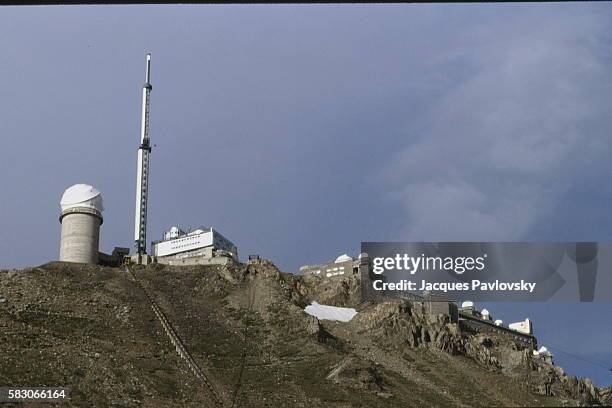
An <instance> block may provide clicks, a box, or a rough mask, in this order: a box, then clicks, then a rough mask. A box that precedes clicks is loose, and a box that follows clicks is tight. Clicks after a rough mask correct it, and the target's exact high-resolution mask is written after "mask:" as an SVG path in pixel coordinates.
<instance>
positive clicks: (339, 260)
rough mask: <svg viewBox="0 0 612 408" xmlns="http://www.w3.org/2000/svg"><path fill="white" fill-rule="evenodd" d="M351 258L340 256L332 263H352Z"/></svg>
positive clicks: (345, 255) (344, 255)
mask: <svg viewBox="0 0 612 408" xmlns="http://www.w3.org/2000/svg"><path fill="white" fill-rule="evenodd" d="M352 260H353V258H352V257H350V256H348V255H347V254H342V255H340V256H339V257H337V258H336V260H335V261H334V263H340V262H349V261H352Z"/></svg>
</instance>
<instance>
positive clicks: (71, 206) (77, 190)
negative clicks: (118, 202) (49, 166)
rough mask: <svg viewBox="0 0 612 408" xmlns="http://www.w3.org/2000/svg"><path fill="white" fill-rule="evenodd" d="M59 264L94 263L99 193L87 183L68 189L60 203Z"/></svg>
mask: <svg viewBox="0 0 612 408" xmlns="http://www.w3.org/2000/svg"><path fill="white" fill-rule="evenodd" d="M60 206H61V209H62V212H61V215H60V217H59V221H60V223H61V224H62V233H61V239H60V256H59V260H60V261H65V262H80V263H88V264H97V263H98V246H99V242H100V225H102V221H103V219H102V211H104V207H103V206H102V194H101V193H100V192H99V191H98V190H96V189H95V188H94V187H92V186H90V185H88V184H75V185H74V186H72V187H69V188H68V189H67V190H66V191H64V194H63V195H62V199H61V201H60Z"/></svg>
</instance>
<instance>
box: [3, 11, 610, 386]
mask: <svg viewBox="0 0 612 408" xmlns="http://www.w3.org/2000/svg"><path fill="white" fill-rule="evenodd" d="M610 22H612V5H611V4H590V3H588V4H572V3H563V4H522V5H516V4H478V5H476V4H470V5H468V4H464V5H446V4H444V5H333V6H332V5H321V6H318V5H317V6H314V5H301V6H298V5H278V6H272V5H269V6H263V5H259V6H255V5H250V6H247V5H245V6H212V5H211V6H206V5H201V6H114V7H109V6H83V7H68V6H50V7H42V6H39V7H2V8H0V50H2V52H1V53H0V137H1V140H2V142H3V143H2V145H1V147H0V182H1V185H2V190H1V200H0V226H1V227H2V230H3V234H4V235H3V237H2V238H0V266H1V267H5V268H6V267H22V266H27V265H38V264H42V263H44V262H47V261H49V260H54V259H57V257H58V251H59V233H60V224H59V222H58V216H59V200H60V197H61V195H62V192H63V191H64V189H66V188H67V187H69V186H70V185H72V184H74V183H82V182H84V183H89V184H92V185H94V186H95V187H97V188H98V189H99V190H100V191H102V194H103V197H104V202H105V207H106V211H105V212H104V224H103V226H102V241H101V246H102V249H103V250H105V251H110V250H112V247H113V246H129V247H131V246H132V243H133V217H134V202H135V179H136V149H137V146H138V137H139V124H140V103H141V101H140V98H141V86H142V83H143V81H144V60H145V54H146V52H151V53H152V55H153V57H152V58H153V61H152V83H153V91H152V101H151V106H152V112H151V138H152V142H153V143H154V144H156V145H157V146H156V147H154V149H153V153H152V164H151V193H150V194H151V195H150V218H149V221H150V222H149V238H150V239H157V238H159V237H160V236H161V234H162V231H163V230H164V229H165V228H168V227H169V226H171V225H174V224H177V225H180V226H182V227H185V228H186V227H189V226H197V225H207V226H208V225H210V226H214V227H216V228H217V229H219V230H220V231H221V232H222V233H223V234H225V235H226V236H227V237H228V238H230V239H231V240H233V241H234V242H235V243H236V244H237V246H238V249H239V253H240V255H241V256H242V257H243V258H244V257H246V256H247V255H248V254H250V253H258V254H260V255H261V256H262V257H265V258H269V259H272V260H273V261H274V262H275V263H276V264H277V265H278V266H279V267H280V268H281V269H282V270H285V271H288V272H296V271H297V269H298V267H299V266H300V265H302V264H305V263H316V262H320V261H325V260H329V259H333V258H334V257H336V256H337V255H339V254H341V253H344V252H348V253H350V254H356V253H357V252H358V250H359V244H360V242H361V241H365V240H382V241H386V240H423V241H425V240H462V241H465V240H480V241H485V240H500V241H515V240H554V241H562V240H598V241H611V240H612V239H611V238H612V212H611V211H610V210H609V208H610V205H609V204H610V202H612V186H611V183H610V180H612V161H611V160H610V157H611V153H612V133H611V129H612V104H611V103H610V101H612V79H611V78H612V24H611V23H610ZM491 308H492V309H493V313H494V314H495V312H496V310H499V312H498V315H499V317H500V318H502V319H504V320H505V321H509V319H514V318H516V319H517V320H518V319H522V318H523V317H525V315H528V316H530V317H532V318H533V319H534V320H535V327H536V334H538V330H539V333H540V334H541V335H543V336H548V338H552V339H555V338H557V344H558V345H559V347H561V348H563V349H564V350H569V351H571V352H572V353H581V355H582V356H583V357H585V358H588V359H592V360H596V361H599V362H601V361H606V359H607V362H606V363H605V364H612V350H610V344H612V318H611V317H610V316H611V314H610V313H611V312H612V305H610V304H599V305H558V306H554V307H553V306H548V305H547V306H537V305H536V306H534V305H525V306H517V307H513V306H511V305H501V304H500V305H498V306H492V307H491ZM585 314H586V315H588V316H590V318H589V319H584V318H583V316H584V315H585ZM568 322H572V323H571V324H572V325H573V326H570V327H574V328H575V331H572V333H580V336H577V335H567V336H565V335H564V336H559V335H558V333H557V332H558V331H559V330H567V328H568ZM585 339H586V340H588V341H587V343H588V344H589V346H588V347H586V348H585V347H583V345H582V343H581V342H582V341H585ZM553 351H554V350H553ZM589 353H590V354H589ZM597 353H599V354H597ZM558 359H559V360H560V361H561V364H562V365H564V366H566V367H567V368H568V369H569V370H570V371H572V369H574V370H573V372H576V373H577V374H579V375H580V374H581V375H589V376H591V377H593V378H595V380H596V382H598V383H600V384H609V383H611V382H612V381H611V378H612V376H611V375H610V372H606V370H605V369H602V368H599V369H597V368H596V367H595V366H593V365H589V364H578V362H577V361H574V362H572V359H571V358H568V359H564V357H563V356H561V355H559V356H558Z"/></svg>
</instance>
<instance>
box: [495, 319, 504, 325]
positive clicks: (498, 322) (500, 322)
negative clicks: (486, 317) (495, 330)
mask: <svg viewBox="0 0 612 408" xmlns="http://www.w3.org/2000/svg"><path fill="white" fill-rule="evenodd" d="M503 324H504V321H503V320H501V319H497V320H496V321H495V325H496V326H501V325H503Z"/></svg>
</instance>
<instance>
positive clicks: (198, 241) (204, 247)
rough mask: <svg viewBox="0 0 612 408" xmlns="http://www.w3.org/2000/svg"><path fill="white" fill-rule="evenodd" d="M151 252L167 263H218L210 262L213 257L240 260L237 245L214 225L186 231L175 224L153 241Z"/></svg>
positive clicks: (159, 260)
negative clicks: (214, 227)
mask: <svg viewBox="0 0 612 408" xmlns="http://www.w3.org/2000/svg"><path fill="white" fill-rule="evenodd" d="M151 253H152V254H153V256H155V257H156V258H157V262H159V263H167V264H200V263H218V262H210V260H211V259H212V258H225V259H227V258H233V259H234V260H238V249H237V248H236V245H234V244H233V243H232V242H231V241H230V240H229V239H227V238H225V237H224V236H223V235H221V233H220V232H219V231H217V230H215V229H213V228H212V227H200V228H197V229H195V230H193V231H190V232H185V231H183V230H181V229H180V228H179V227H176V226H173V227H171V228H170V229H169V230H167V231H165V232H164V235H163V239H162V240H160V241H154V242H153V243H152V250H151Z"/></svg>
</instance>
